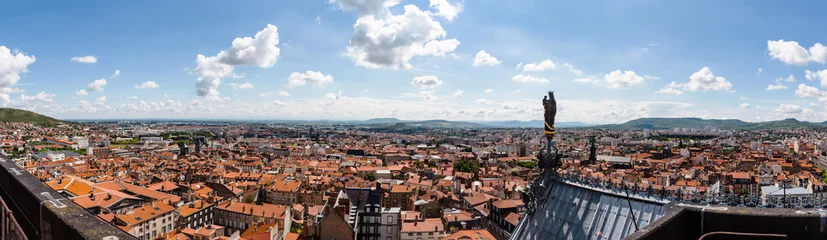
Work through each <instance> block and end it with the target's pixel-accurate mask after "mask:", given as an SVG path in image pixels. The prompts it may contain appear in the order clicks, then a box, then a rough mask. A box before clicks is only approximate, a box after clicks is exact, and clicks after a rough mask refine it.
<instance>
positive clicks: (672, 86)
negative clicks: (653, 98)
mask: <svg viewBox="0 0 827 240" xmlns="http://www.w3.org/2000/svg"><path fill="white" fill-rule="evenodd" d="M679 88H680V86H679V84H678V83H676V82H671V83H669V84H667V85H666V86H664V87H663V88H661V89H660V90H658V91H657V92H656V93H663V94H672V95H683V91H681V90H680V89H679Z"/></svg>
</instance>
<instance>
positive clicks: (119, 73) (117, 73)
mask: <svg viewBox="0 0 827 240" xmlns="http://www.w3.org/2000/svg"><path fill="white" fill-rule="evenodd" d="M120 75H121V70H119V69H116V70H115V73H113V74H112V76H109V80H112V79H114V78H116V77H118V76H120Z"/></svg>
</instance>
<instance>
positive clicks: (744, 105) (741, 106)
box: [738, 103, 749, 109]
mask: <svg viewBox="0 0 827 240" xmlns="http://www.w3.org/2000/svg"><path fill="white" fill-rule="evenodd" d="M738 108H740V109H747V108H749V103H741V105H738Z"/></svg>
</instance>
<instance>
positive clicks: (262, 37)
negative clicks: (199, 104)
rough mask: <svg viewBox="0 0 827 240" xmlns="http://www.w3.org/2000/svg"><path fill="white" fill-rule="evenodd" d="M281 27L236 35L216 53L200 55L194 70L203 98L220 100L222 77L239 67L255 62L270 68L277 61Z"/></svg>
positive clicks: (254, 63)
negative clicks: (225, 47) (225, 46)
mask: <svg viewBox="0 0 827 240" xmlns="http://www.w3.org/2000/svg"><path fill="white" fill-rule="evenodd" d="M278 44H279V34H278V28H277V27H276V26H273V25H271V24H267V27H265V28H264V29H262V30H261V31H259V32H258V33H256V35H255V36H254V37H252V38H251V37H243V38H236V39H234V40H233V42H232V46H231V47H230V48H228V49H224V50H222V51H220V52H218V54H216V55H215V56H210V57H207V56H204V55H202V54H198V56H196V59H195V62H196V63H197V64H198V67H196V68H195V70H193V72H194V73H196V74H198V75H199V77H198V79H197V80H196V82H195V86H196V92H197V93H198V96H200V97H207V98H209V99H219V92H218V87H219V86H220V85H221V82H222V81H221V79H222V78H224V77H227V76H230V75H231V74H232V73H233V71H234V70H235V67H236V66H241V65H253V66H258V67H260V68H269V67H272V66H273V65H275V64H276V62H277V61H278V57H279V54H280V50H279V48H278V46H277V45H278Z"/></svg>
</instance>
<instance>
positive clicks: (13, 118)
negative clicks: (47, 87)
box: [0, 108, 66, 126]
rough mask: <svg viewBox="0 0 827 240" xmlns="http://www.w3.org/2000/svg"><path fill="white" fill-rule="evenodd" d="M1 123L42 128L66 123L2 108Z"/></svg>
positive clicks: (29, 112)
mask: <svg viewBox="0 0 827 240" xmlns="http://www.w3.org/2000/svg"><path fill="white" fill-rule="evenodd" d="M0 122H27V123H33V124H36V125H41V126H56V125H59V124H62V123H66V121H62V120H57V119H54V118H51V117H47V116H43V115H40V114H37V113H35V112H32V111H26V110H21V109H14V108H0Z"/></svg>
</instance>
